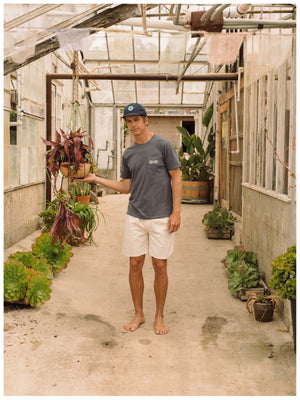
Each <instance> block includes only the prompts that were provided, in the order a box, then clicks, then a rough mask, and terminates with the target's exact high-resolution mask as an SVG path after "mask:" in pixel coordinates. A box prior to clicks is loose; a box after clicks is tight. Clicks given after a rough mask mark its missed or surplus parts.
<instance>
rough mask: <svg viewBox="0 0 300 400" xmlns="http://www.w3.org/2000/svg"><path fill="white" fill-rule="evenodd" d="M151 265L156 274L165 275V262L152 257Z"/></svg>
mask: <svg viewBox="0 0 300 400" xmlns="http://www.w3.org/2000/svg"><path fill="white" fill-rule="evenodd" d="M152 264H153V268H154V271H155V273H156V274H160V275H162V274H166V272H167V260H160V259H158V258H155V257H152Z"/></svg>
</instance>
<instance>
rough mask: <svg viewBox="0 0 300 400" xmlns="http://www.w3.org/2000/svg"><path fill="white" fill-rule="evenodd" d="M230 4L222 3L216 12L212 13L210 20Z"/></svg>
mask: <svg viewBox="0 0 300 400" xmlns="http://www.w3.org/2000/svg"><path fill="white" fill-rule="evenodd" d="M229 6H230V4H223V5H222V6H221V7H220V8H218V9H217V11H216V12H214V13H213V15H212V16H211V18H210V20H211V21H212V22H213V21H214V20H215V19H216V17H217V16H218V15H219V14H221V12H222V11H224V10H225V9H226V8H227V7H229Z"/></svg>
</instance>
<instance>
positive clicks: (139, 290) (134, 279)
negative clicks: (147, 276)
mask: <svg viewBox="0 0 300 400" xmlns="http://www.w3.org/2000/svg"><path fill="white" fill-rule="evenodd" d="M144 261H145V255H142V256H138V257H130V270H129V285H130V290H131V296H132V301H133V305H134V309H135V317H134V318H133V320H132V321H130V322H129V323H128V324H125V325H124V329H125V330H126V331H131V332H134V331H135V330H136V329H137V328H138V327H139V325H141V324H143V323H144V322H145V318H144V312H143V294H144V279H143V273H142V269H143V265H144Z"/></svg>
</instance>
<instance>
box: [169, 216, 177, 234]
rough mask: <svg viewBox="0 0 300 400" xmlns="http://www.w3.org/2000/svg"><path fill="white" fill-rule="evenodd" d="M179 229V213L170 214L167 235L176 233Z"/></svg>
mask: <svg viewBox="0 0 300 400" xmlns="http://www.w3.org/2000/svg"><path fill="white" fill-rule="evenodd" d="M179 227H180V213H172V214H171V215H170V218H169V221H168V229H169V233H172V232H176V231H178V229H179Z"/></svg>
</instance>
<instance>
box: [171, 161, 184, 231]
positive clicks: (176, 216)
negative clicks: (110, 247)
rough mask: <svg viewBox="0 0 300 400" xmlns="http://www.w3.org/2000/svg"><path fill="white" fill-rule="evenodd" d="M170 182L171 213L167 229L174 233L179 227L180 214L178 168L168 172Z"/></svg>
mask: <svg viewBox="0 0 300 400" xmlns="http://www.w3.org/2000/svg"><path fill="white" fill-rule="evenodd" d="M169 174H170V175H171V182H172V193H173V212H172V214H171V215H170V218H169V221H168V229H169V231H170V233H172V232H176V231H177V230H178V229H179V227H180V219H181V218H180V212H181V197H182V183H181V172H180V169H179V168H176V169H172V170H170V171H169Z"/></svg>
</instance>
